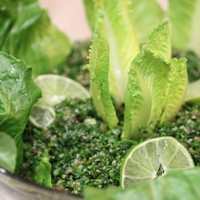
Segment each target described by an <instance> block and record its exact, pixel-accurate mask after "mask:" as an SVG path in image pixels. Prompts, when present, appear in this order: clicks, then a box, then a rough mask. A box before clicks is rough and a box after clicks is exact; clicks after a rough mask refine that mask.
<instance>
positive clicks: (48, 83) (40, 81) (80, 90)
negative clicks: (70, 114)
mask: <svg viewBox="0 0 200 200" xmlns="http://www.w3.org/2000/svg"><path fill="white" fill-rule="evenodd" d="M34 82H35V83H36V84H37V85H38V86H39V87H40V88H41V90H42V98H40V99H39V102H40V103H41V104H44V105H49V106H55V105H56V104H59V103H61V102H62V101H63V100H64V99H66V98H69V99H71V98H79V99H86V98H90V93H89V91H88V90H87V89H86V88H84V87H83V86H82V85H81V84H80V83H78V82H76V81H74V80H72V79H70V78H67V77H63V76H59V75H53V74H47V75H41V76H38V77H37V78H36V79H35V80H34Z"/></svg>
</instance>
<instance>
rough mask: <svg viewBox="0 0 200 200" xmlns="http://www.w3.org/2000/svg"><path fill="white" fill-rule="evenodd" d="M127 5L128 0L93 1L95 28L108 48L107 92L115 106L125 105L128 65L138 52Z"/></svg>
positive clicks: (137, 44)
mask: <svg viewBox="0 0 200 200" xmlns="http://www.w3.org/2000/svg"><path fill="white" fill-rule="evenodd" d="M128 3H129V1H128V0H123V1H118V0H110V1H107V0H99V1H95V9H96V11H95V12H96V25H95V28H96V29H100V30H101V35H102V37H103V38H104V39H105V40H106V41H107V42H108V45H109V49H110V51H109V90H110V93H111V95H112V96H113V97H114V99H115V101H116V103H117V105H120V104H121V103H123V102H124V95H125V90H126V85H127V81H128V72H129V69H130V64H131V62H132V60H133V58H134V57H135V56H136V55H137V54H138V53H139V43H138V40H137V37H136V35H135V32H134V30H133V26H132V24H131V20H130V16H129V10H128Z"/></svg>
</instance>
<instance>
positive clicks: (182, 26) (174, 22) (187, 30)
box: [167, 0, 200, 55]
mask: <svg viewBox="0 0 200 200" xmlns="http://www.w3.org/2000/svg"><path fill="white" fill-rule="evenodd" d="M168 4H169V6H168V7H169V9H168V11H167V16H168V17H169V19H170V21H171V27H172V36H171V38H172V46H173V47H174V48H176V49H178V50H182V51H186V50H188V49H189V50H193V51H195V52H196V53H198V55H200V48H199V46H200V36H199V31H200V23H199V18H200V0H192V1H188V0H182V1H177V0H168ZM177 8H178V9H177ZM186 8H187V9H186Z"/></svg>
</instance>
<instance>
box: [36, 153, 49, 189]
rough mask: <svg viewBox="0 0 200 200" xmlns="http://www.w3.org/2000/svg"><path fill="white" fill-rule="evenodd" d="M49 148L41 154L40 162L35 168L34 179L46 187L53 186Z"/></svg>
mask: <svg viewBox="0 0 200 200" xmlns="http://www.w3.org/2000/svg"><path fill="white" fill-rule="evenodd" d="M49 160H50V157H49V153H48V150H47V149H46V150H45V151H44V153H43V154H42V155H41V160H40V162H39V163H38V164H37V165H36V166H35V168H34V173H35V175H34V177H33V180H34V181H35V183H38V184H40V185H43V186H45V187H50V188H51V187H52V183H51V163H50V162H49Z"/></svg>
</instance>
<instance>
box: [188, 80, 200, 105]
mask: <svg viewBox="0 0 200 200" xmlns="http://www.w3.org/2000/svg"><path fill="white" fill-rule="evenodd" d="M185 102H190V103H199V102H200V79H198V80H197V81H194V82H191V83H189V84H188V88H187V92H186V96H185Z"/></svg>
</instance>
